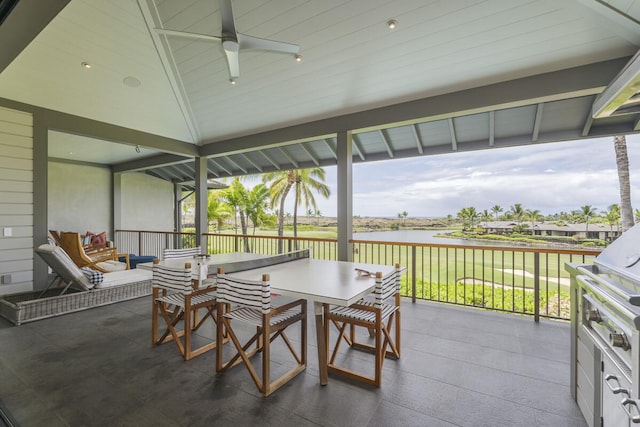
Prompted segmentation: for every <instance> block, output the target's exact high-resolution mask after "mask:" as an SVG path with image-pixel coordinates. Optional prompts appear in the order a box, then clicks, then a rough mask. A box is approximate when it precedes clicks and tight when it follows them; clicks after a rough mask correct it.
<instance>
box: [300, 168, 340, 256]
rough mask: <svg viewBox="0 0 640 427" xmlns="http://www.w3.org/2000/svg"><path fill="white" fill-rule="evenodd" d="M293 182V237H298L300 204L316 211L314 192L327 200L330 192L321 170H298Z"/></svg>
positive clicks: (323, 172)
mask: <svg viewBox="0 0 640 427" xmlns="http://www.w3.org/2000/svg"><path fill="white" fill-rule="evenodd" d="M296 175H297V176H296V180H295V189H294V191H295V193H294V194H295V196H296V198H295V203H294V205H293V237H294V239H295V238H296V237H298V221H297V217H298V215H297V214H298V206H299V205H300V203H301V202H302V203H304V205H305V206H307V207H312V208H313V209H316V208H317V207H318V205H317V204H316V199H315V197H314V196H313V193H314V191H316V192H318V193H319V194H320V195H321V196H324V197H325V198H327V199H328V198H329V195H330V194H331V191H330V190H329V187H328V186H327V185H326V184H325V183H324V180H325V178H326V173H325V171H324V169H322V168H311V169H299V170H297V171H296ZM295 242H296V243H295V244H296V249H298V240H297V239H296V240H295Z"/></svg>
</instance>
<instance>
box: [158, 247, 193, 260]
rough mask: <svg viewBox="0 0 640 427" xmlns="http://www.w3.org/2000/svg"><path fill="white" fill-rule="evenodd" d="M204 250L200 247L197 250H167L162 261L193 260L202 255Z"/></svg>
mask: <svg viewBox="0 0 640 427" xmlns="http://www.w3.org/2000/svg"><path fill="white" fill-rule="evenodd" d="M201 253H202V250H201V249H200V246H198V247H195V248H186V249H168V248H166V249H165V250H164V251H163V253H162V259H171V258H191V257H194V256H196V255H200V254H201Z"/></svg>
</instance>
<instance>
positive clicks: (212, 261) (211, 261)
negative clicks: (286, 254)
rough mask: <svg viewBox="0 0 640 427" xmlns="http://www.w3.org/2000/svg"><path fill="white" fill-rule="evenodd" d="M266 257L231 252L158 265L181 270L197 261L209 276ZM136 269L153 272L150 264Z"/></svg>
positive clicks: (173, 259)
mask: <svg viewBox="0 0 640 427" xmlns="http://www.w3.org/2000/svg"><path fill="white" fill-rule="evenodd" d="M268 257H269V256H268V255H261V254H251V253H247V252H232V253H226V254H214V255H211V257H210V258H194V257H185V258H170V259H165V260H162V261H160V263H159V264H160V265H163V266H166V267H173V268H181V267H184V265H185V263H187V262H188V263H191V266H192V267H194V266H195V265H196V264H197V263H198V262H199V261H205V262H206V263H207V265H208V266H209V274H215V273H217V272H218V267H219V266H224V265H225V264H226V265H229V264H232V263H235V262H242V261H252V260H255V259H260V258H268ZM137 268H143V269H147V270H153V263H152V262H145V263H141V264H138V266H137Z"/></svg>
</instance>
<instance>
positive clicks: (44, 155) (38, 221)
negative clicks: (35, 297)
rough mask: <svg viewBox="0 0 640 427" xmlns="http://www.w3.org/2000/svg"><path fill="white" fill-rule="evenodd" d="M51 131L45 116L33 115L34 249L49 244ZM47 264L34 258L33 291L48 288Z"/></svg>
mask: <svg viewBox="0 0 640 427" xmlns="http://www.w3.org/2000/svg"><path fill="white" fill-rule="evenodd" d="M48 159H49V129H48V127H47V123H46V121H45V118H44V117H43V114H42V113H40V112H39V111H38V112H36V113H34V114H33V212H34V215H33V248H37V247H38V246H40V245H41V244H43V243H47V234H48V233H49V223H48V221H49V218H48V211H49V208H48V205H49V202H48V179H49V178H48V168H49V160H48ZM47 273H48V271H47V264H46V263H45V262H44V261H43V260H42V259H41V258H40V257H39V256H34V257H33V290H43V289H45V288H46V286H47Z"/></svg>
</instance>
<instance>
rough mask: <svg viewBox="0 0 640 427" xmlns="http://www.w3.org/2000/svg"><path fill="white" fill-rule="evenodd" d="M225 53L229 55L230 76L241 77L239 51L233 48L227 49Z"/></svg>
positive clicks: (233, 77)
mask: <svg viewBox="0 0 640 427" xmlns="http://www.w3.org/2000/svg"><path fill="white" fill-rule="evenodd" d="M224 53H225V54H226V55H227V65H228V66H229V76H231V78H232V79H236V78H238V77H240V62H239V60H238V52H237V51H235V52H234V51H232V50H226V49H225V51H224Z"/></svg>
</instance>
